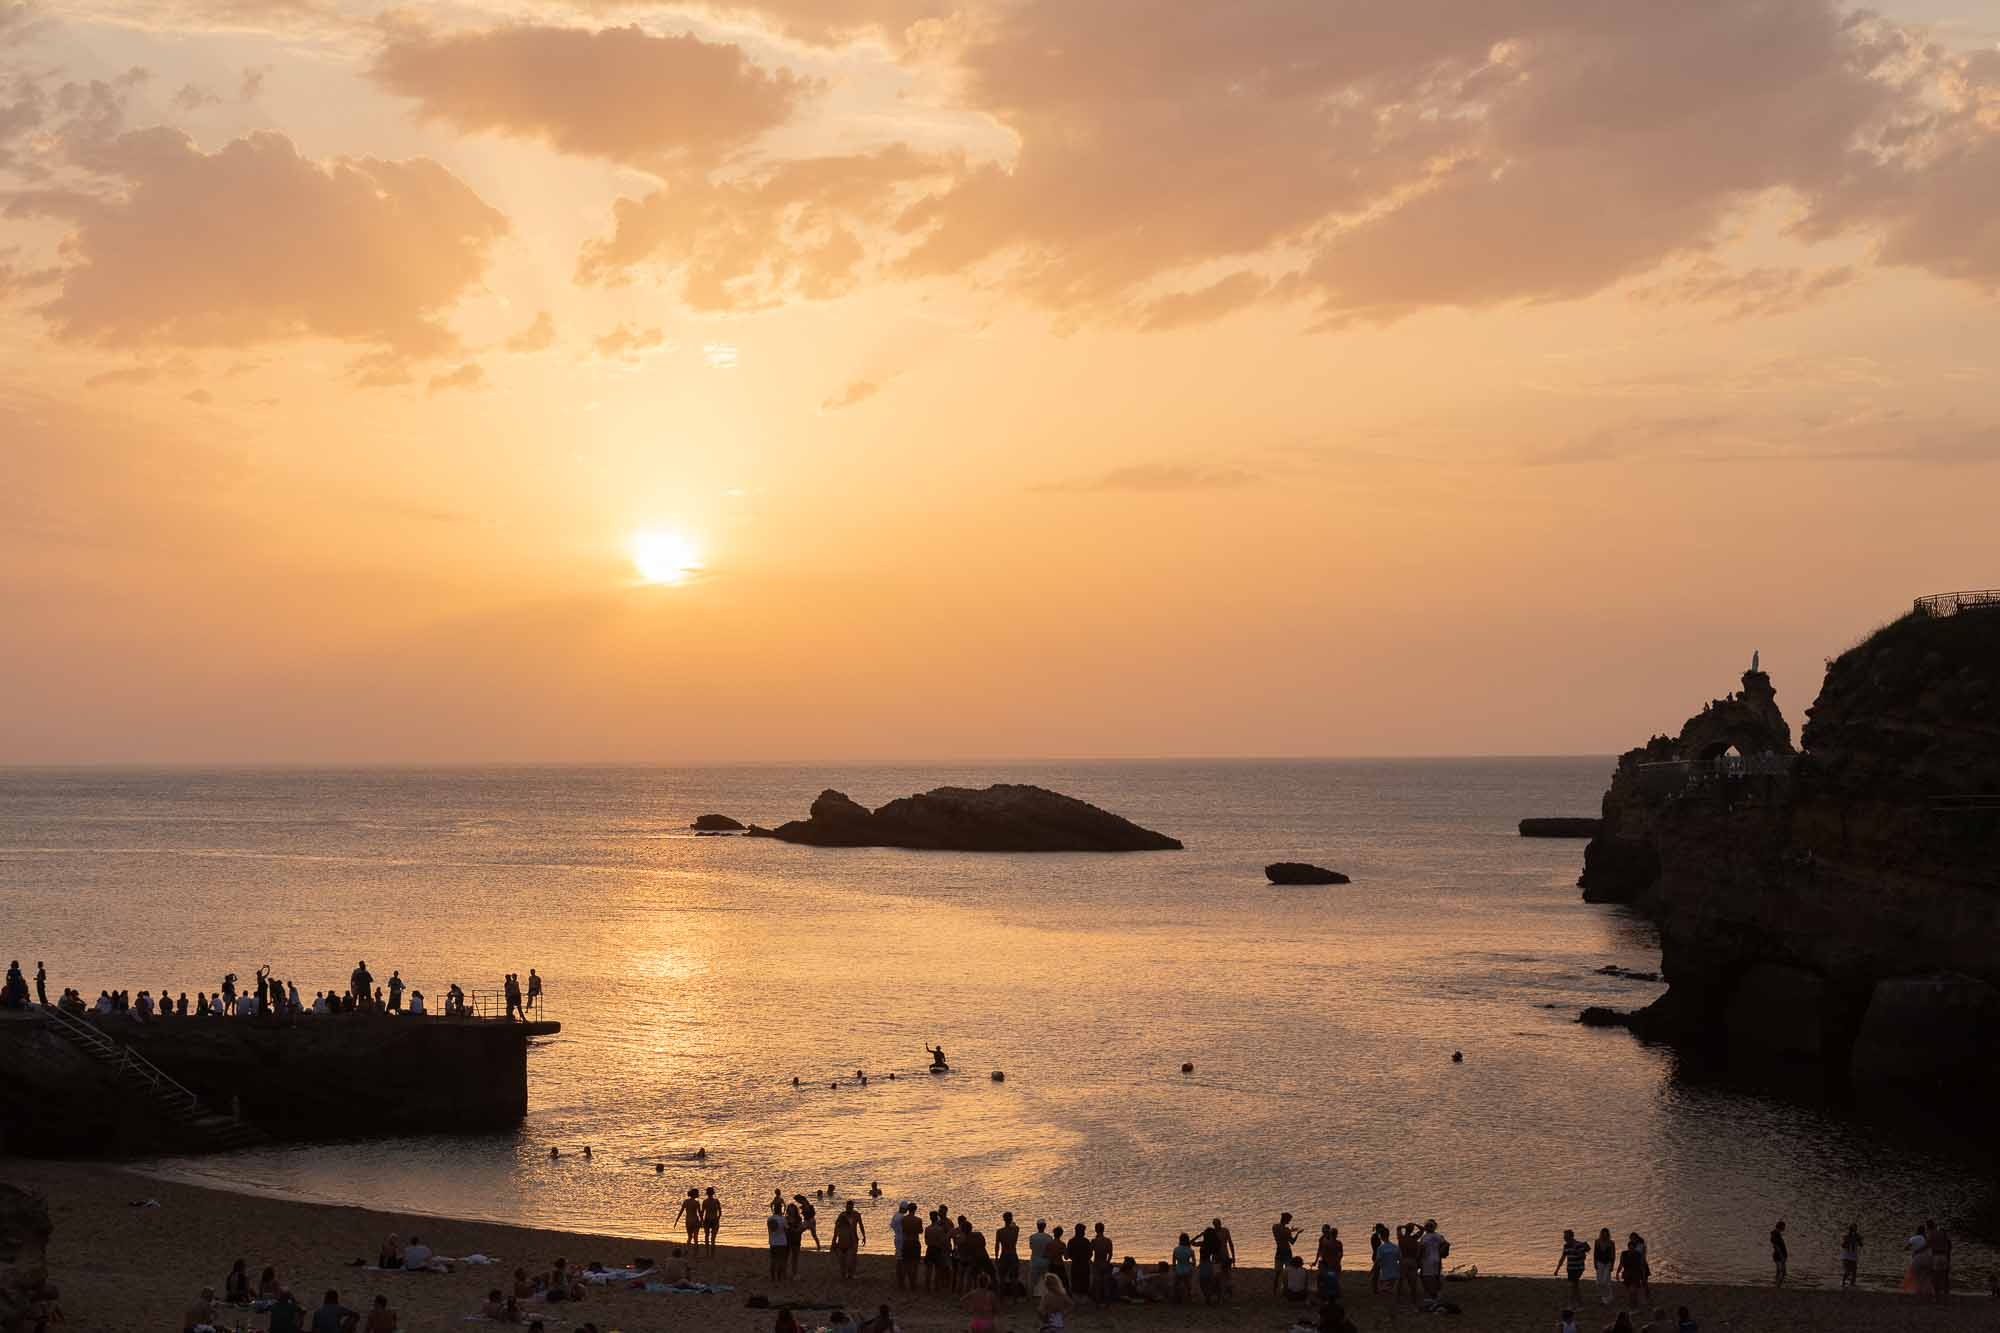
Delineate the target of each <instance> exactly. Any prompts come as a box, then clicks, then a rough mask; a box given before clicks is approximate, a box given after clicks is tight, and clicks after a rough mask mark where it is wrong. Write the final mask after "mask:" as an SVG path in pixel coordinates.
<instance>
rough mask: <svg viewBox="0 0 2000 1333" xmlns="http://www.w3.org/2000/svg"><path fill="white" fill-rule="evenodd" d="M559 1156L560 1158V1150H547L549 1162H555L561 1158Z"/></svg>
mask: <svg viewBox="0 0 2000 1333" xmlns="http://www.w3.org/2000/svg"><path fill="white" fill-rule="evenodd" d="M561 1156H562V1149H560V1148H551V1149H549V1160H550V1161H551V1162H553V1161H555V1160H556V1159H557V1158H558V1157H561Z"/></svg>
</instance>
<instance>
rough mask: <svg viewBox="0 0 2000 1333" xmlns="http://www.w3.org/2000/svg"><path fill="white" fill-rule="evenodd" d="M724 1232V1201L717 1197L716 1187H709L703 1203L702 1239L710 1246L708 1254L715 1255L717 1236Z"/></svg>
mask: <svg viewBox="0 0 2000 1333" xmlns="http://www.w3.org/2000/svg"><path fill="white" fill-rule="evenodd" d="M720 1230H722V1200H720V1199H718V1198H716V1197H715V1186H713V1185H710V1186H709V1187H708V1193H707V1194H706V1195H705V1196H704V1197H703V1198H702V1201H701V1238H702V1241H703V1243H704V1244H706V1245H707V1246H708V1252H709V1253H710V1254H711V1255H713V1254H714V1253H715V1234H716V1233H717V1232H718V1231H720Z"/></svg>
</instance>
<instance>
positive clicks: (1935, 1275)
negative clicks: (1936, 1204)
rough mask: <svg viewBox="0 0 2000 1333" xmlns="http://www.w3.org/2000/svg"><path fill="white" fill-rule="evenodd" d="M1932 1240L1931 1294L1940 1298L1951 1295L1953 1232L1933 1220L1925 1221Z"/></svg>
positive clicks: (1927, 1233) (1926, 1229)
mask: <svg viewBox="0 0 2000 1333" xmlns="http://www.w3.org/2000/svg"><path fill="white" fill-rule="evenodd" d="M1924 1234H1925V1235H1926V1236H1929V1237H1930V1241H1931V1294H1932V1295H1934V1296H1936V1297H1937V1298H1938V1299H1939V1300H1943V1299H1944V1298H1945V1297H1947V1296H1949V1295H1951V1233H1950V1232H1949V1231H1946V1230H1945V1229H1944V1227H1942V1226H1941V1225H1938V1224H1936V1223H1932V1222H1926V1223H1924Z"/></svg>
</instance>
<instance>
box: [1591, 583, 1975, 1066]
mask: <svg viewBox="0 0 2000 1333" xmlns="http://www.w3.org/2000/svg"><path fill="white" fill-rule="evenodd" d="M1806 716H1807V719H1808V720H1807V722H1806V724H1805V727H1804V729H1803V730H1802V732H1801V735H1800V739H1801V742H1802V745H1803V749H1802V751H1799V752H1795V751H1794V750H1793V749H1792V746H1791V733H1790V729H1789V727H1788V726H1787V725H1786V723H1785V719H1784V717H1783V715H1782V713H1780V712H1779V710H1778V706H1777V701H1776V693H1775V691H1774V690H1773V688H1772V686H1771V681H1770V677H1769V676H1768V675H1767V674H1765V673H1764V672H1763V671H1761V670H1760V669H1759V668H1758V665H1757V663H1756V662H1755V661H1754V660H1753V662H1752V665H1751V669H1750V670H1749V671H1748V672H1746V673H1745V674H1744V676H1743V688H1742V691H1741V692H1740V693H1736V694H1731V695H1728V696H1725V697H1724V698H1721V699H1717V700H1715V701H1713V702H1712V703H1710V704H1707V705H1705V706H1704V707H1703V708H1702V710H1701V711H1700V712H1699V713H1697V714H1696V715H1695V716H1693V717H1691V718H1689V719H1688V721H1687V723H1686V724H1685V725H1684V726H1683V727H1682V728H1681V729H1680V731H1679V733H1678V734H1677V735H1675V736H1673V737H1665V736H1656V737H1654V738H1653V739H1652V740H1651V741H1649V742H1648V743H1647V744H1646V745H1644V746H1641V747H1639V748H1637V749H1634V750H1631V751H1628V752H1627V753H1626V754H1625V755H1624V756H1623V757H1621V759H1620V760H1619V764H1618V769H1617V772H1616V773H1615V774H1614V775H1613V778H1612V781H1611V787H1610V790H1609V791H1607V792H1606V793H1605V796H1604V802H1603V816H1604V823H1603V828H1602V830H1601V831H1600V832H1599V834H1598V836H1597V837H1596V838H1595V839H1593V840H1592V841H1591V843H1590V845H1589V847H1588V848H1587V849H1586V851H1585V857H1584V872H1583V878H1582V880H1581V881H1580V882H1581V884H1582V885H1583V890H1584V896H1585V898H1587V899H1590V900H1592V901H1598V902H1605V901H1611V902H1622V903H1626V904H1629V905H1630V906H1631V907H1632V908H1634V909H1635V910H1637V911H1639V912H1641V913H1643V914H1645V915H1646V916H1649V917H1651V918H1652V919H1653V920H1654V921H1656V922H1657V923H1658V925H1659V928H1660V936H1661V964H1662V968H1661V970H1662V974H1663V976H1664V979H1665V980H1666V981H1667V982H1668V983H1669V984H1668V989H1667V991H1666V993H1665V994H1664V995H1662V996H1661V997H1660V998H1659V999H1658V1000H1656V1001H1655V1002H1654V1003H1652V1004H1651V1005H1649V1006H1647V1007H1646V1008H1644V1009H1642V1010H1639V1011H1638V1012H1636V1013H1633V1014H1629V1015H1606V1014H1604V1013H1599V1014H1598V1015H1596V1016H1595V1017H1596V1019H1597V1021H1605V1019H1606V1018H1607V1017H1609V1018H1612V1019H1615V1020H1616V1021H1620V1022H1623V1023H1625V1024H1626V1025H1628V1026H1630V1027H1631V1028H1632V1029H1634V1030H1635V1031H1636V1032H1638V1033H1640V1034H1641V1035H1643V1036H1647V1037H1653V1038H1659V1039H1663V1040H1669V1041H1673V1042H1676V1043H1682V1044H1689V1045H1702V1046H1708V1047H1712V1048H1716V1049H1719V1050H1721V1051H1725V1052H1728V1053H1732V1054H1737V1055H1742V1056H1745V1057H1747V1058H1748V1059H1750V1060H1753V1061H1757V1062H1770V1061H1773V1060H1777V1061H1785V1062H1791V1063H1794V1064H1798V1065H1803V1066H1806V1067H1809V1068H1816V1069H1818V1070H1819V1071H1821V1072H1823V1073H1824V1074H1825V1075H1826V1076H1827V1077H1828V1079H1829V1081H1830V1083H1832V1084H1833V1085H1834V1086H1836V1087H1838V1088H1845V1089H1853V1090H1874V1089H1882V1088H1894V1089H1895V1090H1897V1091H1898V1092H1899V1093H1901V1094H1904V1095H1907V1096H1911V1097H1914V1098H1915V1099H1916V1100H1919V1101H1926V1102H1932V1103H1937V1104H1942V1103H1944V1102H1945V1101H1947V1100H1949V1099H1950V1094H1951V1090H1952V1089H1954V1088H1959V1089H1962V1088H1963V1087H1965V1086H1967V1085H1966V1084H1965V1083H1964V1082H1963V1080H1967V1079H1970V1080H1974V1081H1975V1082H1979V1083H1980V1084H1981V1085H1983V1079H1984V1077H1985V1075H1986V1071H1987V1070H1989V1069H1990V1067H1991V1064H1992V1058H1993V1055H1994V1052H1995V1050H1996V1047H2000V989H1996V987H2000V952H1996V950H1995V948H1994V946H1995V944H1996V942H2000V606H1993V605H1990V604H1980V603H1976V602H1973V603H1962V602H1948V603H1943V604H1939V603H1938V602H1936V601H1934V600H1932V599H1926V601H1925V602H1920V603H1919V604H1918V606H1917V608H1916V609H1915V610H1913V611H1912V612H1911V613H1910V614H1909V615H1906V616H1904V617H1903V618H1901V619H1899V620H1897V621H1895V622H1894V623H1892V624H1890V625H1887V626H1885V627H1883V628H1882V629H1881V630H1879V631H1877V632H1876V633H1875V634H1873V635H1871V636H1870V637H1869V638H1868V639H1866V640H1865V641H1863V642H1862V643H1860V644H1858V645H1857V646H1855V647H1854V648H1851V649H1849V650H1848V651H1847V652H1845V653H1843V654H1842V655H1841V656H1840V657H1838V658H1836V659H1834V660H1833V661H1831V662H1830V663H1829V664H1828V667H1827V674H1826V681H1825V685H1824V687H1823V688H1822V690H1821V692H1820V695H1819V698H1818V701H1817V702H1816V703H1815V704H1814V705H1813V706H1812V707H1811V708H1810V709H1808V710H1807V714H1806Z"/></svg>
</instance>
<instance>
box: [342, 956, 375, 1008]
mask: <svg viewBox="0 0 2000 1333" xmlns="http://www.w3.org/2000/svg"><path fill="white" fill-rule="evenodd" d="M347 993H348V994H349V995H350V996H352V997H353V999H354V1002H355V1003H356V1004H357V1005H361V1004H366V1003H367V1002H368V997H369V996H370V995H373V994H374V993H375V978H374V977H373V976H371V975H370V974H369V972H368V960H367V959H365V958H364V959H362V960H361V961H360V962H358V963H356V964H355V965H354V971H353V973H352V974H350V975H349V976H348V978H347Z"/></svg>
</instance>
